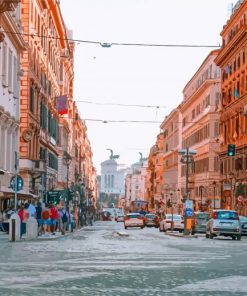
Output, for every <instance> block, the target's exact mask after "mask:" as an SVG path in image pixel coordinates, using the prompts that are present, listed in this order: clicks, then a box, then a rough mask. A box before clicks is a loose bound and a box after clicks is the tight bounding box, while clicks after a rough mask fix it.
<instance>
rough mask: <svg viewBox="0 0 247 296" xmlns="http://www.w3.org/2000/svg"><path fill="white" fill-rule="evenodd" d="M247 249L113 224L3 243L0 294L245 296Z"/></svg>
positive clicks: (237, 243)
mask: <svg viewBox="0 0 247 296" xmlns="http://www.w3.org/2000/svg"><path fill="white" fill-rule="evenodd" d="M117 231H122V232H127V233H128V234H129V236H119V235H118V234H117ZM246 250H247V239H245V238H244V239H242V241H232V240H229V239H214V240H209V239H205V238H204V237H199V238H195V239H185V238H176V237H171V236H168V235H165V234H164V233H159V231H158V230H157V229H153V228H144V229H143V230H140V229H130V230H127V231H125V230H124V229H123V224H122V223H115V222H97V223H96V224H95V225H94V226H93V227H88V228H84V229H83V230H82V231H79V232H76V233H74V234H73V235H71V236H68V237H65V238H60V239H58V240H52V241H51V240H47V241H44V240H42V241H38V242H36V241H35V242H20V243H8V242H7V241H5V240H3V239H2V240H0V295H6V296H12V295H13V296H16V295H18V296H24V295H32V296H33V295H35V296H36V295H38V296H43V295H45V296H50V295H52V296H56V295H59V296H62V295H66V296H70V295H71V296H75V295H87V296H91V295H94V296H98V295H102V296H105V295H107V296H113V295H114V296H122V295H128V296H135V295H138V296H139V295H141V296H152V295H169V296H174V295H179V296H194V295H195V296H204V295H205V296H206V295H207V296H210V295H213V296H217V295H220V296H233V295H234V296H237V295H242V296H243V295H245V296H246V295H247V255H246Z"/></svg>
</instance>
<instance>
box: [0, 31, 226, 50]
mask: <svg viewBox="0 0 247 296" xmlns="http://www.w3.org/2000/svg"><path fill="white" fill-rule="evenodd" d="M2 32H3V33H6V34H13V35H21V36H28V37H38V38H47V39H54V40H63V41H70V42H76V43H88V44H97V45H101V46H102V47H111V46H112V45H116V46H143V47H183V48H185V47H188V48H219V47H221V45H220V44H219V45H210V44H158V43H128V42H126V43H125V42H100V41H93V40H82V39H75V38H68V37H55V36H47V35H41V34H31V33H23V32H16V31H10V30H2Z"/></svg>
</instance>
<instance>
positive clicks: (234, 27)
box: [216, 1, 247, 215]
mask: <svg viewBox="0 0 247 296" xmlns="http://www.w3.org/2000/svg"><path fill="white" fill-rule="evenodd" d="M246 26H247V2H246V1H238V2H237V3H236V5H235V6H234V7H233V11H232V14H231V16H230V19H229V20H228V21H227V23H226V24H225V26H224V27H223V30H222V32H221V36H222V47H221V49H220V52H219V54H218V57H217V59H216V63H217V64H218V65H219V67H220V68H221V71H222V78H221V92H222V112H221V116H220V124H221V127H220V131H221V141H220V144H221V146H220V174H221V188H222V206H223V207H224V208H227V209H236V210H238V211H239V212H240V213H242V214H245V215H246V214H247V199H246V198H247V194H246V193H247V191H246V189H247V188H246V184H247V174H246V170H247V158H246V152H247V137H246V131H247V75H246V65H247V47H246V44H247V36H246ZM229 144H233V145H235V148H236V153H235V155H234V156H228V154H227V149H228V145H229Z"/></svg>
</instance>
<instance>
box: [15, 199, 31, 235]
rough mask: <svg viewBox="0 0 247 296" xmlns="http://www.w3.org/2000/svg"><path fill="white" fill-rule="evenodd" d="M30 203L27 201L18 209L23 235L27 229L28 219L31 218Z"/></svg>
mask: <svg viewBox="0 0 247 296" xmlns="http://www.w3.org/2000/svg"><path fill="white" fill-rule="evenodd" d="M28 207H29V204H28V203H26V204H25V205H23V204H22V205H21V206H20V209H19V211H18V215H19V217H20V220H21V237H22V235H23V234H25V233H26V231H27V220H28V218H29V211H28Z"/></svg>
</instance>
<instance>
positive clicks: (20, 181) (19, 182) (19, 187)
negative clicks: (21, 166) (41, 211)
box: [10, 175, 24, 192]
mask: <svg viewBox="0 0 247 296" xmlns="http://www.w3.org/2000/svg"><path fill="white" fill-rule="evenodd" d="M23 184H24V182H23V179H22V177H21V176H20V175H16V176H13V177H12V178H11V179H10V187H11V188H12V189H13V190H14V191H17V192H18V191H21V190H22V188H23ZM16 185H17V186H16Z"/></svg>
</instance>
